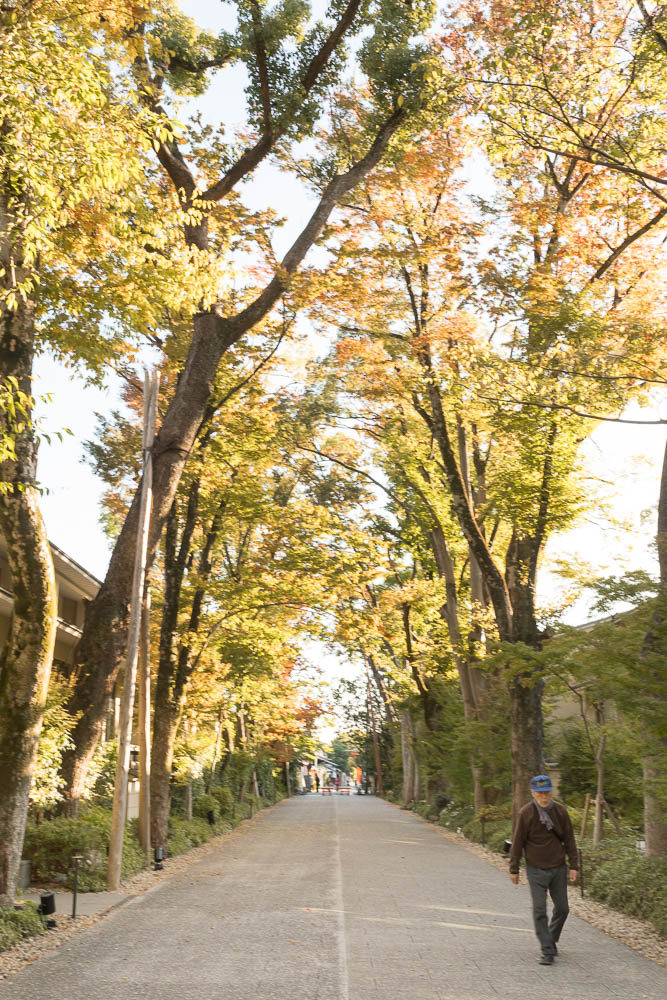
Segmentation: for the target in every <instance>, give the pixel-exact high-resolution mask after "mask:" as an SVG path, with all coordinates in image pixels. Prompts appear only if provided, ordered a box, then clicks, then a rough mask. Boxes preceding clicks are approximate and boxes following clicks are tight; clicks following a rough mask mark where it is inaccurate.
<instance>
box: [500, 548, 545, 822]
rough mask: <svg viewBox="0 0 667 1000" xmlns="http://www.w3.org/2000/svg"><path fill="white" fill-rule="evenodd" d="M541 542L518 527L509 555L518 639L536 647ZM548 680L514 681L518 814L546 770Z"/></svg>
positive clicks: (508, 574)
mask: <svg viewBox="0 0 667 1000" xmlns="http://www.w3.org/2000/svg"><path fill="white" fill-rule="evenodd" d="M536 545H537V542H536V541H535V539H534V538H529V537H526V536H521V535H519V534H518V532H517V531H516V529H515V530H514V531H513V533H512V538H511V540H510V544H509V547H508V550H507V556H506V580H507V589H508V591H509V594H510V600H511V602H512V609H513V614H514V641H515V642H517V643H523V644H524V645H526V646H530V647H531V648H533V649H539V647H540V635H539V630H538V627H537V620H536V616H535V575H534V574H535V571H536V568H537V557H536V551H535V550H536ZM543 691H544V681H542V680H536V679H534V678H533V676H532V675H531V673H530V672H524V673H520V674H519V675H518V676H516V677H514V678H513V680H512V682H511V683H510V717H511V722H512V809H513V812H514V816H515V817H516V815H517V814H518V812H519V810H520V809H521V807H522V806H524V805H525V804H526V803H527V802H530V779H531V778H532V777H534V776H535V775H536V774H541V773H542V772H543V771H544V722H543V718H542V692H543Z"/></svg>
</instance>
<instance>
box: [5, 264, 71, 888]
mask: <svg viewBox="0 0 667 1000" xmlns="http://www.w3.org/2000/svg"><path fill="white" fill-rule="evenodd" d="M5 273H6V274H7V271H6V272H5ZM1 321H2V327H1V328H0V378H1V379H2V380H3V382H4V381H5V380H6V379H7V378H8V377H12V378H16V379H17V380H18V387H19V390H20V391H21V392H23V393H25V394H26V395H29V394H30V392H31V375H32V361H33V345H32V335H33V315H32V309H31V306H30V304H29V303H28V304H26V303H23V302H21V300H19V305H18V308H17V310H16V311H15V312H11V313H5V314H4V315H3V316H2V320H1ZM7 388H8V391H13V390H12V389H11V387H9V386H8V387H7ZM0 412H1V411H0ZM0 432H2V433H3V434H6V435H8V436H9V437H14V440H15V456H14V458H12V459H10V460H7V461H5V462H4V463H3V464H2V465H0V481H1V482H2V483H4V484H6V486H5V488H4V490H3V491H2V492H0V530H1V531H2V534H3V535H4V537H5V541H6V544H7V554H8V559H9V567H10V571H11V576H12V589H13V593H14V607H13V611H12V618H11V622H10V630H9V636H8V638H7V643H6V646H5V649H4V650H3V653H2V657H1V658H0V905H1V906H11V905H12V904H13V901H14V894H15V892H16V880H17V875H18V868H19V861H20V859H21V852H22V850H23V837H24V833H25V824H26V818H27V814H28V800H29V794H30V786H31V782H32V775H33V770H34V764H35V757H36V753H37V741H38V739H39V733H40V730H41V727H42V718H43V711H44V704H45V701H46V692H47V686H48V682H49V675H50V672H51V662H52V659H53V646H54V643H55V634H56V620H57V602H56V583H55V574H54V570H53V561H52V558H51V551H50V549H49V544H48V540H47V537H46V532H45V529H44V523H43V521H42V517H41V514H40V510H39V504H38V497H39V494H38V491H37V489H36V472H37V442H36V440H35V437H34V432H33V429H32V427H30V426H24V428H23V429H22V430H20V431H19V432H18V433H17V434H16V435H14V429H13V428H12V427H11V426H8V424H7V422H6V411H5V412H4V413H3V422H2V424H1V425H0Z"/></svg>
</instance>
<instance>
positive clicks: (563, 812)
mask: <svg viewBox="0 0 667 1000" xmlns="http://www.w3.org/2000/svg"><path fill="white" fill-rule="evenodd" d="M530 791H531V795H532V798H533V801H532V802H529V803H528V805H525V806H524V807H523V809H521V810H520V812H519V815H518V817H517V820H516V824H515V827H514V832H513V834H512V849H511V851H510V878H511V880H512V882H514V884H515V885H518V883H519V862H520V861H521V855H522V854H523V853H524V851H525V854H526V876H527V877H528V884H529V885H530V894H531V896H532V901H533V921H534V923H535V933H536V934H537V938H538V940H539V942H540V947H541V949H542V955H541V957H540V958H539V959H538V961H539V963H540V965H553V960H554V956H555V955H557V954H558V947H557V942H558V939H559V938H560V935H561V931H562V930H563V924H564V923H565V921H566V920H567V915H568V913H569V912H570V908H569V906H568V902H567V880H568V873H567V867H566V865H565V855H566V854H567V858H568V862H569V869H570V875H569V878H570V882H576V881H577V874H578V869H579V860H578V857H577V845H576V842H575V839H574V830H573V829H572V821H571V819H570V817H569V815H568V812H567V809H566V808H565V806H564V805H561V803H560V802H555V801H554V798H553V786H552V784H551V778H549V777H548V776H547V775H546V774H538V775H536V776H535V777H534V778H532V779H531V782H530ZM547 892H549V895H550V896H551V899H552V902H553V913H552V914H551V920H550V921H549V920H547Z"/></svg>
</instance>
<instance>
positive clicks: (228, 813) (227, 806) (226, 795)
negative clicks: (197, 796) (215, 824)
mask: <svg viewBox="0 0 667 1000" xmlns="http://www.w3.org/2000/svg"><path fill="white" fill-rule="evenodd" d="M213 794H214V795H215V797H216V799H217V800H218V809H219V810H220V815H221V816H224V817H226V818H231V817H232V816H233V815H234V796H233V795H232V791H231V788H227V786H226V785H218V787H217V788H215V789H214V790H213Z"/></svg>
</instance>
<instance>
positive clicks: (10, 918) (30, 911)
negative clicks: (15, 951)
mask: <svg viewBox="0 0 667 1000" xmlns="http://www.w3.org/2000/svg"><path fill="white" fill-rule="evenodd" d="M45 930H46V928H45V926H44V921H43V920H42V918H41V917H40V915H39V913H38V912H37V907H36V906H35V904H34V903H25V905H24V908H23V909H22V910H14V909H6V908H5V907H2V908H0V951H7V949H8V948H13V947H14V945H15V944H18V943H19V941H22V940H23V938H27V937H33V936H34V935H35V934H43V933H44V931H45Z"/></svg>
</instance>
